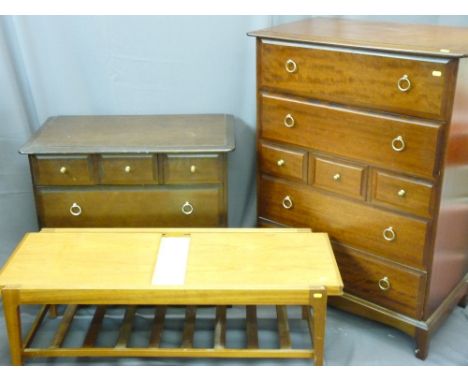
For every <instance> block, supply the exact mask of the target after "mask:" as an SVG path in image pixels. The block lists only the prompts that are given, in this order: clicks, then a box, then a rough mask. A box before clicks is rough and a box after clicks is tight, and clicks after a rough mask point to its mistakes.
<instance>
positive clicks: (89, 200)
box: [37, 187, 222, 227]
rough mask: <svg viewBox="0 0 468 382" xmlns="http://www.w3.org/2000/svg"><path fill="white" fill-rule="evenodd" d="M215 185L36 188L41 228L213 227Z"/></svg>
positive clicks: (217, 202)
mask: <svg viewBox="0 0 468 382" xmlns="http://www.w3.org/2000/svg"><path fill="white" fill-rule="evenodd" d="M220 193H221V191H220V189H219V188H218V187H207V188H196V189H185V188H184V189H168V188H156V187H154V188H151V189H149V188H145V189H141V190H131V191H130V190H116V189H113V190H105V191H98V190H91V189H74V190H73V191H67V192H65V191H55V190H39V191H38V192H37V202H38V211H39V219H40V221H41V224H42V226H43V227H215V226H219V225H220V224H221V222H222V219H221V210H222V208H221V206H222V200H221V197H220V196H221V194H220Z"/></svg>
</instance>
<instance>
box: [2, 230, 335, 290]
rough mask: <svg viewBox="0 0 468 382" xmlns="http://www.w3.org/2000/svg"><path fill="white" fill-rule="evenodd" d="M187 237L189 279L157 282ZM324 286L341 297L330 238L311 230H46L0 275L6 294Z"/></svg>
mask: <svg viewBox="0 0 468 382" xmlns="http://www.w3.org/2000/svg"><path fill="white" fill-rule="evenodd" d="M181 236H184V237H190V244H189V250H188V256H187V262H186V268H185V270H184V273H185V278H184V280H183V281H182V283H178V284H177V283H176V284H175V285H169V284H168V285H165V284H164V281H163V283H162V284H161V283H159V284H158V283H154V281H153V274H154V272H155V267H156V264H157V260H158V250H159V246H160V243H161V240H162V238H167V237H181ZM158 266H159V265H158ZM177 266H178V265H177ZM181 266H183V265H181ZM179 270H180V269H179ZM320 286H323V287H325V288H326V290H327V294H328V295H341V294H342V288H343V282H342V280H341V276H340V273H339V270H338V267H337V264H336V261H335V258H334V255H333V251H332V248H331V245H330V241H329V239H328V235H327V234H325V233H312V232H310V231H309V230H307V229H44V230H42V231H41V232H37V233H28V234H26V236H25V237H24V238H23V240H22V241H21V242H20V243H19V244H18V246H17V248H16V249H15V251H14V252H13V254H12V256H11V257H10V259H9V260H8V261H7V263H6V264H5V266H4V267H3V269H2V270H1V272H0V288H1V287H9V288H10V287H14V288H17V289H20V290H22V289H26V290H35V289H40V290H55V289H60V290H75V291H77V290H117V289H118V290H145V291H148V290H172V291H174V292H176V291H187V290H203V291H213V292H216V291H217V292H222V291H231V292H233V291H244V292H245V291H252V293H255V292H256V291H257V292H261V291H264V290H270V291H271V290H277V291H280V290H283V291H284V290H308V289H311V288H314V287H320Z"/></svg>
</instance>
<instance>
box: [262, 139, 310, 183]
mask: <svg viewBox="0 0 468 382" xmlns="http://www.w3.org/2000/svg"><path fill="white" fill-rule="evenodd" d="M259 154H260V158H259V159H260V168H261V170H262V172H265V173H267V174H272V175H276V176H281V177H285V178H290V179H293V180H297V181H300V182H304V181H306V180H307V178H306V177H307V153H306V152H305V151H300V150H293V149H289V148H284V147H278V146H275V145H270V144H267V143H264V142H262V143H260V148H259Z"/></svg>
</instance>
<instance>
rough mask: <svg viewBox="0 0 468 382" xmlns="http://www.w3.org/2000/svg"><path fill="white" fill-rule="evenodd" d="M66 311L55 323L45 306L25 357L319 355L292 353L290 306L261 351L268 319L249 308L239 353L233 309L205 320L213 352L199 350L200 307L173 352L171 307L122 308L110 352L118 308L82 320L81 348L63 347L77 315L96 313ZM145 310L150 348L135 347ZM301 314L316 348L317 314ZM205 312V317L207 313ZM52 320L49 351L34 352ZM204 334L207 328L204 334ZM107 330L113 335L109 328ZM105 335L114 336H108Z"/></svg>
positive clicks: (279, 313)
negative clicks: (108, 340) (231, 328)
mask: <svg viewBox="0 0 468 382" xmlns="http://www.w3.org/2000/svg"><path fill="white" fill-rule="evenodd" d="M61 308H62V307H61ZM63 308H64V311H63V313H62V314H59V315H58V316H56V317H55V316H54V315H53V314H49V315H48V314H47V313H48V311H49V310H50V309H51V306H49V305H44V306H43V307H42V308H41V309H40V311H39V312H38V314H37V316H36V319H35V321H34V322H33V324H32V327H31V329H30V332H29V333H28V335H27V336H26V337H25V339H24V341H23V344H24V348H23V356H24V357H170V358H172V357H173V358H179V357H208V358H309V359H311V360H313V359H314V354H315V353H314V349H313V348H312V347H311V348H309V349H296V348H293V347H292V341H291V333H290V325H289V319H288V310H287V308H286V307H285V306H276V331H277V336H278V341H277V343H278V347H277V348H262V347H260V346H259V330H260V329H261V325H260V323H261V322H262V321H263V319H262V318H259V317H258V316H257V307H256V306H246V307H245V312H246V314H245V317H244V319H243V320H244V324H243V325H242V326H243V328H244V330H245V343H246V346H245V348H239V349H237V348H230V347H228V346H227V340H226V339H227V328H228V323H229V318H228V310H229V309H230V308H227V307H225V306H217V307H215V308H214V309H215V313H214V316H213V317H212V318H210V317H207V316H206V314H204V317H203V319H208V320H211V321H213V325H212V326H211V328H210V330H211V332H212V341H211V342H212V347H209V348H200V347H196V346H195V345H194V338H195V334H196V330H197V327H196V321H197V307H195V306H186V307H183V309H184V310H185V317H184V321H183V330H182V334H181V337H182V338H181V341H180V347H170V348H169V347H165V346H162V345H163V344H162V342H163V341H162V339H163V333H164V330H165V328H166V325H167V324H168V323H169V322H170V321H171V320H173V319H174V317H167V313H168V310H169V309H168V308H167V307H166V306H155V307H148V306H145V307H137V306H125V307H122V306H121V307H118V308H120V309H124V314H123V316H122V317H121V320H120V321H121V322H120V325H119V327H118V328H117V331H118V333H115V334H116V341H115V343H114V346H110V347H103V346H102V345H100V344H98V343H97V342H98V338H99V336H100V335H101V332H102V330H103V323H104V320H105V318H106V313H107V312H108V311H109V310H111V309H112V308H113V307H109V306H97V307H95V309H94V313H93V314H92V315H85V316H83V315H80V316H79V319H80V321H81V320H83V319H84V317H86V319H87V320H88V321H89V322H86V323H83V322H82V321H81V326H82V327H83V326H86V327H87V329H86V330H85V332H86V333H81V335H82V338H84V339H83V340H82V343H81V346H78V347H69V346H64V344H65V343H66V339H67V335H68V334H69V333H70V332H72V331H71V330H70V328H71V326H72V323H73V320H74V319H77V312H78V311H79V310H80V309H86V310H87V311H89V309H90V308H92V307H90V306H89V305H86V306H80V305H68V306H65V307H63ZM140 308H143V309H144V310H145V312H146V313H147V312H148V311H149V312H152V314H153V315H154V316H153V317H152V319H151V327H150V328H149V330H148V333H146V334H145V336H144V338H145V342H146V346H145V347H135V346H130V343H131V336H132V332H133V330H134V323H135V317H136V315H137V311H138V310H139V309H140ZM61 310H62V309H61ZM302 311H303V318H305V319H306V322H307V325H306V326H307V327H308V333H307V335H310V338H311V344H313V327H314V326H313V325H314V322H313V314H312V311H311V309H310V307H302ZM204 312H206V310H205V311H204ZM52 313H53V312H52ZM181 317H183V316H181ZM113 319H115V317H113ZM178 319H180V318H178ZM49 320H51V321H53V322H54V323H56V328H55V334H54V335H53V337H52V339H51V340H50V344H49V346H48V347H40V346H39V347H38V346H33V345H34V341H35V338H36V336H38V335H39V334H40V333H41V330H42V328H44V326H46V323H47V321H49ZM236 320H239V317H236ZM270 320H271V319H270ZM114 326H115V325H114ZM140 329H141V328H139V330H140ZM205 329H206V328H204V329H203V330H205ZM106 330H108V328H107V329H106ZM140 334H141V333H140ZM83 335H84V336H83ZM106 335H107V336H109V333H107V334H106Z"/></svg>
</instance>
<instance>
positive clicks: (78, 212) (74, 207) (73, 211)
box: [70, 203, 81, 216]
mask: <svg viewBox="0 0 468 382" xmlns="http://www.w3.org/2000/svg"><path fill="white" fill-rule="evenodd" d="M70 213H71V214H72V215H73V216H80V215H81V207H80V206H79V205H78V203H73V204H72V205H71V207H70Z"/></svg>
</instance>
